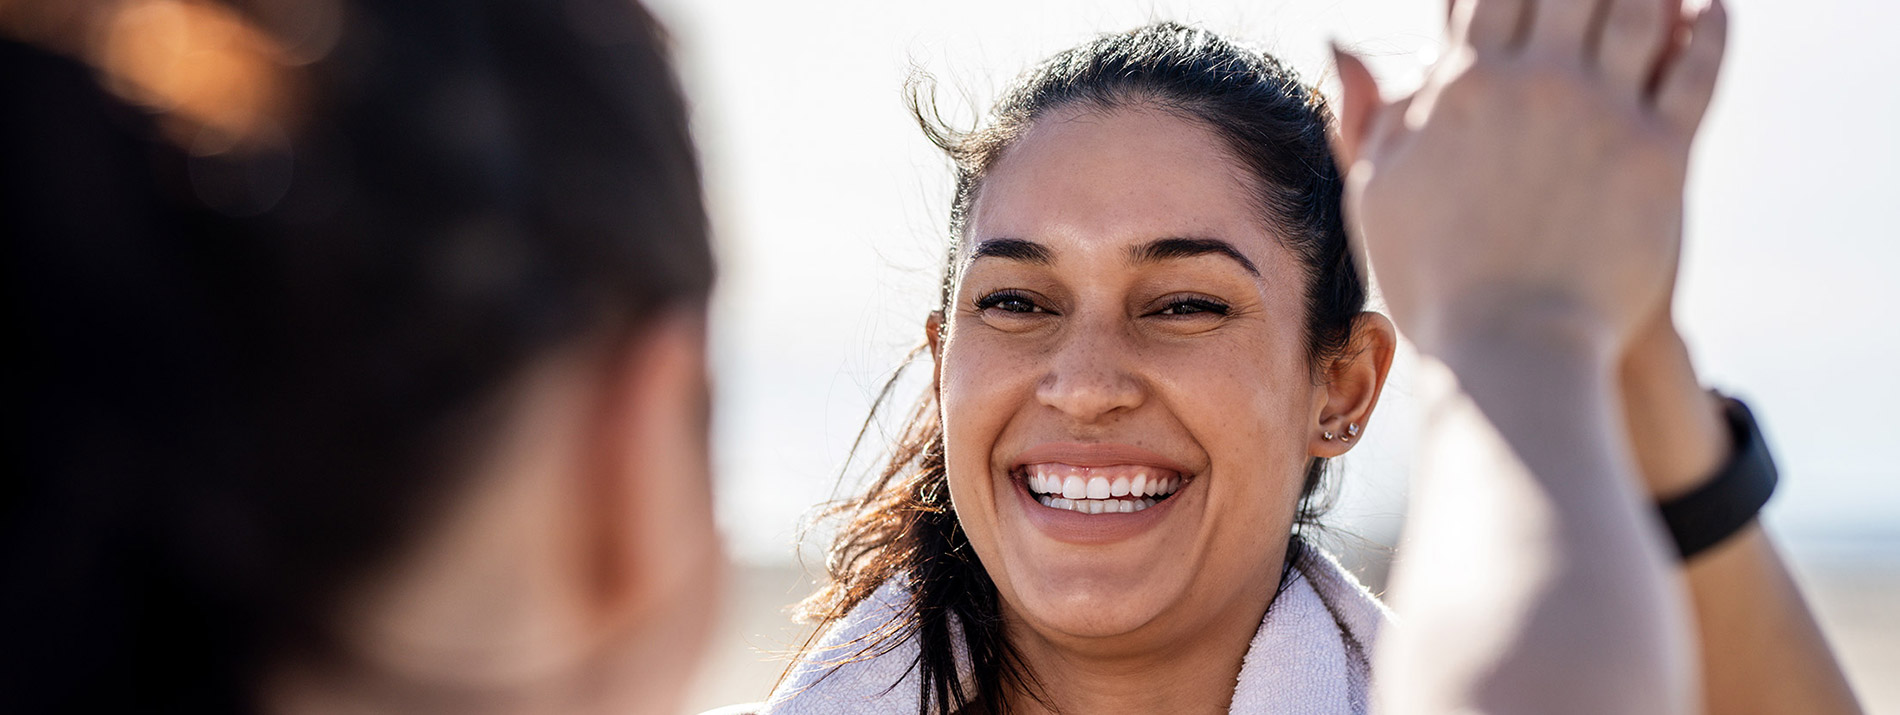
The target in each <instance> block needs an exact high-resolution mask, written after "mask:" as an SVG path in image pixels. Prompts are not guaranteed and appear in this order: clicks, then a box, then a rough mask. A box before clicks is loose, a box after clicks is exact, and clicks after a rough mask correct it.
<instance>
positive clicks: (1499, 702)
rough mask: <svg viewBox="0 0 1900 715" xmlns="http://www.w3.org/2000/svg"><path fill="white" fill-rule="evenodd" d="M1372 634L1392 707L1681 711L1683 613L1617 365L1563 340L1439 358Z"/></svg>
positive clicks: (1687, 658)
mask: <svg viewBox="0 0 1900 715" xmlns="http://www.w3.org/2000/svg"><path fill="white" fill-rule="evenodd" d="M1444 353H1445V354H1444V355H1443V358H1444V359H1445V361H1446V364H1447V365H1448V366H1449V367H1450V371H1449V372H1447V373H1444V374H1445V375H1447V377H1446V378H1445V379H1444V382H1447V383H1449V382H1451V380H1450V378H1449V377H1448V376H1449V375H1450V374H1455V375H1456V376H1457V386H1456V388H1451V389H1447V388H1449V385H1446V386H1440V389H1439V390H1436V391H1435V392H1437V393H1438V394H1437V395H1435V398H1436V399H1434V400H1433V405H1434V406H1433V409H1432V413H1431V415H1430V417H1429V421H1428V427H1427V436H1426V441H1425V445H1424V449H1425V455H1426V459H1425V460H1424V461H1423V464H1422V465H1421V469H1420V471H1419V473H1418V474H1417V477H1416V479H1415V482H1414V490H1413V496H1412V506H1411V509H1410V511H1409V515H1408V520H1407V525H1406V535H1405V543H1404V545H1403V547H1402V549H1401V553H1402V554H1403V558H1402V559H1401V560H1400V562H1399V565H1398V568H1397V571H1396V572H1395V574H1394V578H1393V591H1394V594H1395V602H1396V605H1397V607H1398V609H1399V612H1400V617H1401V622H1402V623H1404V624H1405V625H1403V626H1402V627H1400V628H1398V629H1395V630H1394V632H1393V633H1392V634H1391V635H1390V636H1389V637H1388V638H1387V640H1385V642H1383V643H1382V644H1381V652H1380V654H1379V658H1380V665H1379V673H1380V680H1379V682H1378V683H1376V684H1375V687H1376V688H1377V692H1376V695H1377V697H1378V699H1379V702H1380V704H1381V706H1382V708H1383V710H1384V711H1385V712H1462V711H1467V710H1469V711H1479V712H1538V713H1554V712H1579V713H1584V712H1588V713H1601V712H1623V713H1639V712H1683V711H1687V710H1688V709H1691V708H1692V707H1693V698H1694V695H1693V688H1692V680H1693V678H1692V671H1691V670H1690V668H1691V667H1692V665H1691V663H1692V658H1691V655H1690V652H1691V651H1690V648H1689V644H1688V634H1687V628H1686V626H1685V624H1686V622H1687V614H1686V613H1685V612H1684V604H1683V601H1684V599H1683V598H1682V595H1681V594H1680V590H1679V586H1678V585H1677V583H1676V581H1675V577H1674V576H1673V574H1672V573H1671V568H1670V566H1669V565H1668V562H1667V561H1666V558H1665V553H1666V552H1665V549H1664V544H1663V540H1662V535H1661V532H1660V531H1659V530H1658V529H1657V526H1656V524H1655V523H1654V522H1653V517H1651V516H1650V515H1649V512H1648V511H1647V509H1648V503H1647V500H1646V499H1645V498H1643V496H1642V495H1641V494H1640V493H1639V492H1638V490H1637V488H1636V477H1635V474H1634V470H1635V466H1634V464H1633V460H1632V457H1631V455H1630V450H1629V447H1628V445H1627V437H1626V436H1625V434H1624V433H1623V430H1622V419H1621V412H1620V407H1619V405H1618V403H1617V395H1616V385H1615V370H1614V368H1613V367H1612V366H1609V365H1607V364H1605V360H1603V359H1602V358H1599V357H1593V356H1591V355H1590V354H1589V351H1587V350H1579V349H1576V346H1574V345H1565V344H1562V341H1561V340H1560V341H1557V342H1555V343H1553V342H1547V341H1531V342H1523V341H1516V340H1496V341H1479V342H1476V343H1470V344H1466V345H1465V346H1464V347H1461V348H1458V349H1451V350H1446V351H1444Z"/></svg>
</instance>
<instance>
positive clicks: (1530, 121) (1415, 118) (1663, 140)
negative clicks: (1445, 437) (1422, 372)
mask: <svg viewBox="0 0 1900 715" xmlns="http://www.w3.org/2000/svg"><path fill="white" fill-rule="evenodd" d="M1678 3H1679V0H1460V1H1458V2H1455V3H1454V6H1453V8H1452V20H1451V25H1450V40H1449V42H1450V47H1449V48H1448V49H1447V51H1446V52H1445V53H1444V56H1443V58H1442V59H1441V60H1440V61H1439V62H1438V64H1437V65H1436V66H1434V67H1433V68H1432V69H1431V71H1430V73H1429V74H1428V76H1427V78H1426V80H1425V83H1424V85H1423V86H1422V87H1421V88H1420V89H1419V90H1418V91H1417V92H1415V93H1413V94H1412V95H1411V96H1408V97H1403V98H1399V99H1396V100H1394V101H1391V102H1389V103H1388V102H1385V101H1383V100H1381V98H1380V95H1379V88H1378V86H1377V83H1376V82H1375V81H1374V80H1373V78H1372V75H1371V74H1370V73H1369V72H1368V71H1367V70H1366V67H1365V66H1364V65H1363V64H1362V63H1361V62H1360V61H1359V60H1358V58H1356V57H1354V56H1352V55H1351V54H1348V53H1346V52H1344V51H1340V52H1338V62H1339V70H1340V76H1341V80H1342V83H1343V85H1344V90H1345V96H1344V101H1343V106H1342V109H1341V116H1340V131H1339V133H1338V135H1337V140H1336V149H1337V153H1338V156H1339V161H1340V163H1341V165H1342V166H1344V167H1346V169H1347V181H1348V184H1347V196H1346V208H1347V213H1348V217H1349V220H1350V221H1351V222H1352V228H1353V235H1354V238H1355V241H1356V243H1357V245H1358V248H1359V250H1360V251H1361V252H1362V253H1361V255H1362V256H1364V257H1366V258H1368V259H1369V260H1370V263H1371V266H1372V268H1373V270H1374V271H1376V272H1377V274H1378V278H1379V282H1380V285H1381V287H1382V289H1383V291H1384V295H1385V299H1386V301H1387V304H1388V306H1389V307H1390V309H1391V311H1392V315H1393V318H1394V320H1396V321H1397V322H1398V324H1399V326H1400V328H1401V329H1402V330H1404V331H1405V332H1406V333H1407V334H1409V335H1410V337H1411V338H1412V339H1413V341H1414V342H1416V343H1417V344H1418V345H1419V347H1420V349H1421V350H1424V351H1425V352H1427V353H1428V354H1436V355H1439V356H1440V357H1445V355H1443V353H1444V352H1446V351H1450V350H1454V349H1455V347H1456V345H1457V344H1458V343H1459V342H1460V341H1461V340H1464V339H1466V338H1473V337H1479V336H1490V337H1496V336H1499V335H1512V334H1516V333H1515V331H1522V330H1529V331H1535V332H1539V333H1542V332H1545V331H1552V330H1557V331H1563V332H1564V333H1565V334H1566V336H1567V337H1572V338H1576V337H1581V338H1583V339H1584V340H1585V341H1586V342H1585V344H1587V345H1589V346H1591V347H1592V348H1594V349H1600V350H1602V351H1605V352H1604V353H1603V357H1606V358H1612V359H1613V358H1614V356H1616V355H1619V354H1621V352H1622V351H1623V350H1624V349H1625V348H1626V347H1628V345H1629V343H1630V341H1632V340H1633V339H1635V337H1636V336H1637V335H1638V334H1639V333H1640V332H1644V331H1645V329H1646V328H1647V327H1648V326H1649V325H1650V324H1652V323H1654V321H1656V320H1658V319H1660V320H1664V321H1666V320H1667V312H1668V311H1667V306H1668V300H1669V294H1670V292H1671V288H1672V286H1673V281H1674V276H1675V269H1676V257H1677V255H1678V251H1679V248H1680V243H1681V224H1682V203H1683V185H1684V180H1685V177H1686V170H1687V164H1688V159H1689V147H1690V143H1691V140H1692V139H1693V138H1694V136H1695V132H1696V129H1697V127H1698V126H1699V125H1700V123H1701V120H1702V115H1703V113H1704V110H1705V109H1706V108H1707V106H1708V102H1709V98H1710V95H1711V93H1712V91H1713V89H1714V85H1715V77H1716V72H1717V68H1718V66H1719V65H1720V63H1721V59H1722V55H1723V49H1724V44H1725V35H1726V31H1727V27H1726V25H1727V14H1726V12H1725V10H1724V8H1723V6H1722V4H1721V2H1720V0H1714V2H1713V3H1712V4H1710V5H1709V6H1708V7H1707V8H1706V9H1703V10H1701V11H1700V12H1699V13H1696V14H1695V15H1694V16H1693V17H1689V18H1685V17H1683V13H1682V10H1681V8H1680V7H1679V4H1678ZM1659 316H1660V318H1659Z"/></svg>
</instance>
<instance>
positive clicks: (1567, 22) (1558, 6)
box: [1524, 0, 1597, 60]
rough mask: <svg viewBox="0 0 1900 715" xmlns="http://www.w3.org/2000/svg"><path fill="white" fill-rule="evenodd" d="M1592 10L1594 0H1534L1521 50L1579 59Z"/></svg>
mask: <svg viewBox="0 0 1900 715" xmlns="http://www.w3.org/2000/svg"><path fill="white" fill-rule="evenodd" d="M1596 12H1597V0H1538V2H1537V3H1536V6H1535V7H1534V8H1533V9H1532V10H1531V20H1530V34H1529V36H1528V37H1527V38H1526V39H1525V41H1524V51H1525V52H1527V53H1530V54H1534V55H1538V56H1541V57H1547V58H1552V59H1560V60H1568V59H1571V58H1577V59H1581V58H1582V57H1583V47H1584V39H1585V38H1586V37H1587V36H1589V34H1590V24H1591V21H1592V20H1594V19H1595V17H1596Z"/></svg>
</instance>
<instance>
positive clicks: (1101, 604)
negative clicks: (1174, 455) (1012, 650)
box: [973, 469, 1207, 638]
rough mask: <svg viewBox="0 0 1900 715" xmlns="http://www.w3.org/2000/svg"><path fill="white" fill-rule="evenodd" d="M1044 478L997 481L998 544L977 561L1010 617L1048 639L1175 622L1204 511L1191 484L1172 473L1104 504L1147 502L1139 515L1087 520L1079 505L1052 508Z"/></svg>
mask: <svg viewBox="0 0 1900 715" xmlns="http://www.w3.org/2000/svg"><path fill="white" fill-rule="evenodd" d="M1155 473H1156V472H1155V471H1153V470H1151V471H1150V474H1155ZM1046 476H1047V475H1045V474H1037V473H1035V472H1034V471H1026V470H1022V469H1015V470H1011V471H1010V473H1007V474H1004V475H999V476H998V478H997V479H996V480H995V482H994V485H995V491H994V492H993V494H994V495H995V502H996V507H997V509H996V512H995V513H996V519H997V521H996V523H995V529H994V532H993V533H994V534H995V539H994V541H993V543H992V544H990V546H991V548H989V549H983V548H980V547H979V549H978V552H979V556H981V557H982V558H983V560H984V565H985V568H986V569H988V570H989V572H990V576H991V579H992V580H993V581H994V582H995V583H996V584H997V588H998V591H999V592H1000V594H1001V596H1002V598H1003V601H1004V604H1005V607H1006V608H1007V609H1008V610H1009V611H1011V614H1010V615H1012V616H1013V617H1015V618H1019V619H1021V620H1022V621H1024V622H1025V623H1026V624H1027V625H1030V626H1031V627H1033V628H1035V629H1036V630H1038V631H1043V632H1046V633H1048V634H1050V635H1057V634H1060V635H1066V636H1071V637H1086V638H1100V637H1114V636H1122V635H1128V634H1133V633H1137V632H1140V631H1142V630H1144V629H1150V628H1153V627H1158V626H1159V625H1160V624H1162V623H1164V622H1166V621H1169V620H1179V618H1178V616H1180V615H1182V614H1180V613H1179V609H1181V608H1185V607H1186V604H1185V602H1186V600H1187V597H1188V595H1189V594H1190V592H1191V591H1192V589H1191V588H1190V585H1191V583H1192V581H1193V580H1194V578H1195V574H1196V571H1197V569H1198V568H1199V567H1200V565H1201V564H1202V559H1200V558H1198V557H1197V554H1196V553H1195V552H1196V548H1195V547H1196V545H1197V544H1198V543H1199V540H1200V536H1201V534H1202V531H1203V530H1202V529H1200V528H1199V527H1200V520H1201V518H1202V517H1203V516H1204V515H1205V514H1206V511H1207V510H1206V503H1205V502H1206V500H1205V494H1204V493H1203V491H1202V490H1200V489H1198V488H1196V485H1195V483H1194V481H1193V479H1192V477H1190V476H1185V475H1181V474H1179V473H1172V472H1170V473H1168V479H1171V481H1167V480H1164V481H1163V482H1162V484H1161V485H1160V486H1158V487H1155V488H1153V489H1152V490H1147V491H1148V493H1145V494H1144V493H1140V492H1142V491H1144V490H1134V491H1135V492H1137V493H1132V494H1130V493H1126V490H1125V489H1124V490H1122V491H1124V493H1123V494H1119V495H1113V496H1110V497H1109V499H1108V501H1110V502H1113V501H1115V500H1118V499H1119V500H1122V501H1124V502H1135V503H1136V504H1137V505H1140V502H1144V501H1145V502H1147V503H1146V504H1145V505H1140V506H1141V508H1139V509H1132V508H1131V509H1130V510H1128V511H1121V510H1115V511H1109V510H1108V509H1114V507H1109V508H1108V509H1104V510H1102V511H1093V510H1090V509H1088V508H1087V507H1083V508H1080V509H1078V508H1077V505H1076V504H1074V503H1073V502H1074V501H1077V500H1070V502H1071V503H1068V504H1064V503H1061V502H1057V503H1056V504H1054V505H1051V504H1050V503H1049V502H1051V501H1053V500H1054V499H1060V498H1062V497H1059V496H1055V495H1056V494H1059V493H1060V492H1059V490H1060V489H1061V484H1060V483H1059V482H1057V483H1051V482H1050V481H1048V480H1047V479H1045V477H1046ZM1143 481H1146V480H1143ZM1083 488H1084V489H1086V485H1084V487H1083ZM1073 491H1074V486H1073V484H1072V485H1071V492H1073ZM1080 496H1081V497H1083V498H1084V499H1086V497H1087V494H1086V493H1083V494H1081V495H1080ZM974 543H976V542H975V541H974V540H973V544H974ZM985 551H991V552H994V553H984V552H985ZM1171 616H1174V618H1171ZM1189 620H1191V617H1190V618H1189Z"/></svg>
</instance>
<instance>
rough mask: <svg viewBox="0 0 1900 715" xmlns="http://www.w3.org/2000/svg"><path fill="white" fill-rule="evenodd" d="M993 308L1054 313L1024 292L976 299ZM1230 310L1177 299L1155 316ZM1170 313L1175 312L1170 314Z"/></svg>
mask: <svg viewBox="0 0 1900 715" xmlns="http://www.w3.org/2000/svg"><path fill="white" fill-rule="evenodd" d="M1006 303H1021V304H1023V305H1026V306H1028V309H1027V310H1012V309H1009V308H1003V307H1002V306H1003V305H1004V304H1006ZM992 308H1001V309H1002V310H1004V311H1005V312H1009V313H1017V314H1031V313H1052V312H1053V311H1051V310H1049V309H1047V308H1044V307H1042V306H1040V305H1037V304H1036V301H1035V300H1034V299H1033V298H1031V297H1030V296H1029V295H1028V294H1026V293H1023V292H1022V291H1017V290H999V291H997V292H995V293H991V294H989V295H985V296H983V297H981V298H978V299H976V309H977V310H990V309H992ZM1228 310H1230V308H1228V306H1227V304H1226V303H1222V302H1220V301H1215V300H1208V299H1206V298H1176V299H1174V300H1171V301H1168V304H1167V305H1166V306H1164V307H1162V308H1161V309H1160V310H1157V311H1155V312H1154V313H1153V314H1154V315H1159V316H1165V317H1171V318H1173V317H1187V316H1190V315H1195V314H1198V313H1211V314H1213V315H1217V316H1224V315H1227V312H1228ZM1170 311H1174V312H1170Z"/></svg>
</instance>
